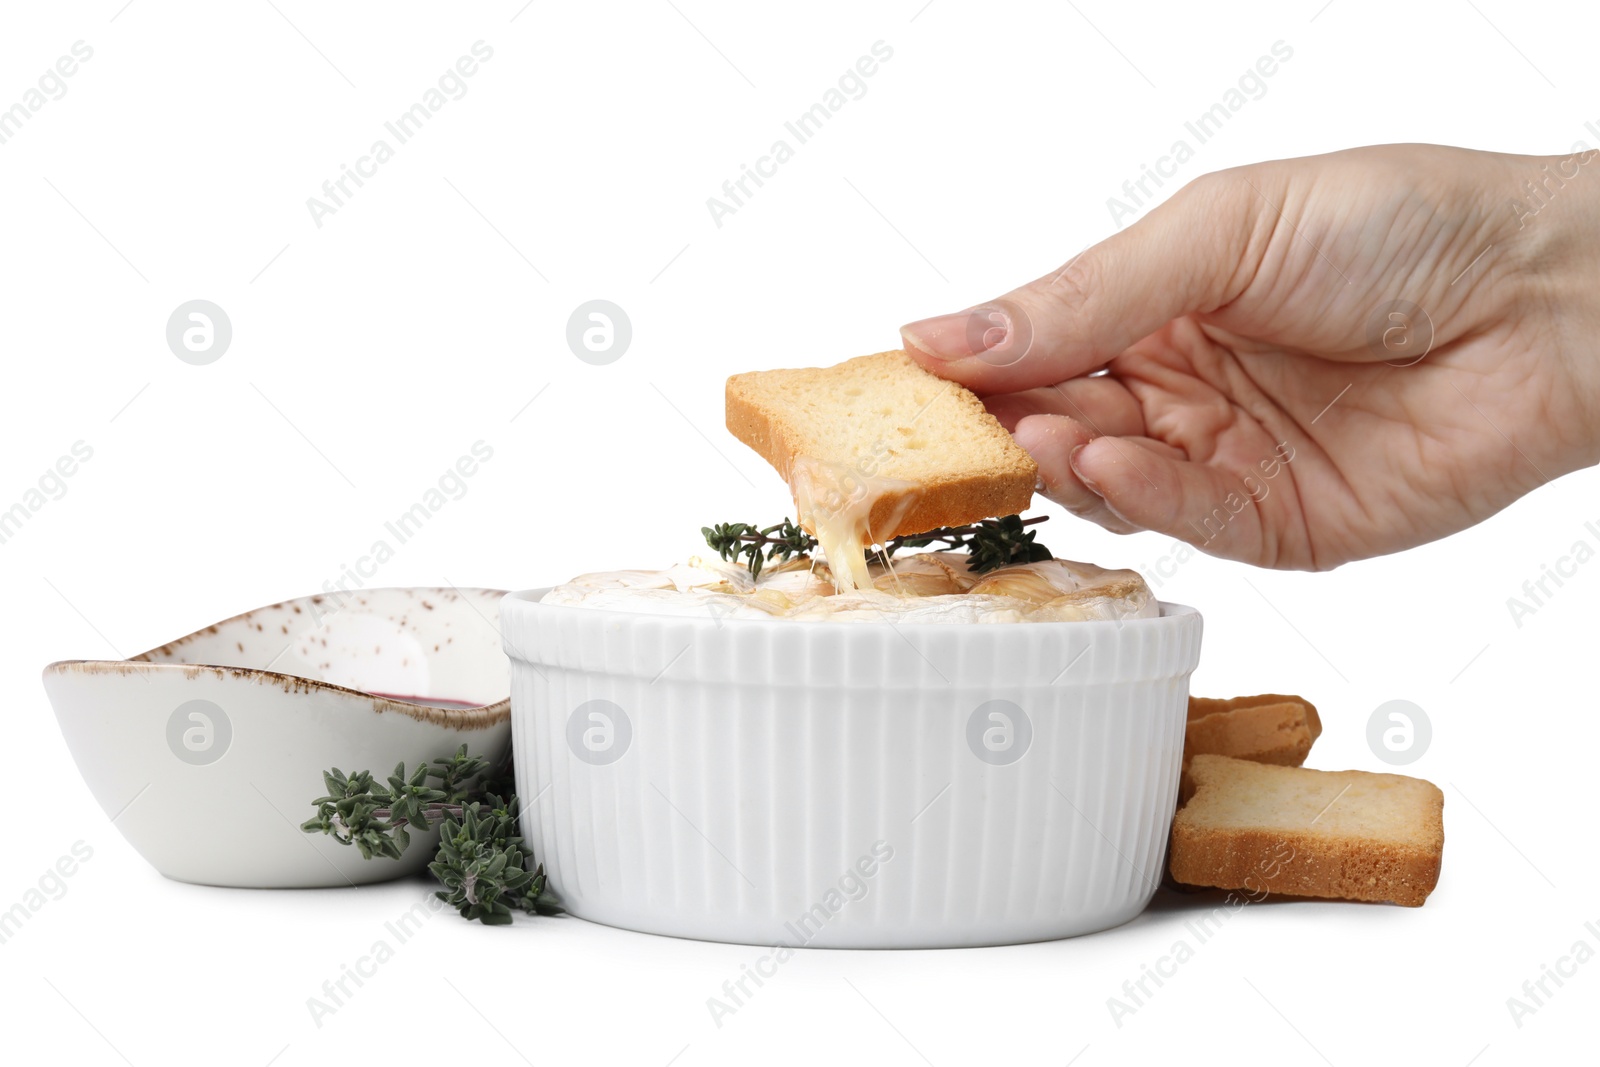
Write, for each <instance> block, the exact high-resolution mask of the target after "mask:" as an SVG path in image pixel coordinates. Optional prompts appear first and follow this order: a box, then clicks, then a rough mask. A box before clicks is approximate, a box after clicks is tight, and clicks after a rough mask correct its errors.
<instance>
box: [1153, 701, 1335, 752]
mask: <svg viewBox="0 0 1600 1067" xmlns="http://www.w3.org/2000/svg"><path fill="white" fill-rule="evenodd" d="M1321 735H1322V720H1321V718H1320V717H1319V716H1318V715H1317V709H1316V708H1315V707H1313V706H1312V704H1311V702H1310V701H1308V700H1304V699H1302V698H1301V697H1292V696H1283V695H1281V694H1277V693H1265V694H1262V695H1261V696H1253V697H1234V698H1232V699H1231V700H1216V699H1211V698H1207V697H1190V698H1189V721H1188V725H1187V727H1186V728H1185V731H1184V743H1183V758H1184V760H1185V762H1187V761H1188V760H1189V759H1191V758H1192V757H1194V756H1198V755H1215V756H1233V757H1235V758H1237V759H1247V760H1254V761H1255V762H1257V763H1272V764H1277V765H1278V766H1282V767H1298V766H1300V765H1301V764H1302V763H1304V762H1305V761H1306V757H1307V756H1308V755H1310V754H1311V745H1312V743H1313V742H1315V741H1316V739H1317V738H1318V737H1320V736H1321Z"/></svg>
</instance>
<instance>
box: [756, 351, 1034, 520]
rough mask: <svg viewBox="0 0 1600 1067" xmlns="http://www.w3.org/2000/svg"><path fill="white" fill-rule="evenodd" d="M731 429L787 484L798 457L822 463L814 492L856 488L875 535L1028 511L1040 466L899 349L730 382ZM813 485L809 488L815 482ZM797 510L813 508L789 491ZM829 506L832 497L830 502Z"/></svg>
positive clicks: (955, 388) (981, 411)
mask: <svg viewBox="0 0 1600 1067" xmlns="http://www.w3.org/2000/svg"><path fill="white" fill-rule="evenodd" d="M727 408H728V411H727V417H728V429H729V430H731V431H732V432H733V435H734V436H735V437H737V438H739V440H741V441H743V442H744V443H745V444H747V445H749V446H750V447H751V448H753V449H755V450H756V451H757V452H758V453H760V455H761V457H762V458H763V459H765V460H766V461H767V462H768V463H770V464H772V465H773V467H775V468H776V469H777V471H778V473H779V474H781V475H782V476H783V478H784V480H785V481H787V482H789V484H790V487H791V489H796V476H795V475H796V471H795V468H796V462H797V461H799V460H802V459H805V460H807V461H810V463H811V464H812V465H813V467H812V469H813V471H815V470H816V469H819V467H820V469H825V470H826V471H827V474H826V478H827V480H828V482H829V484H828V485H826V486H824V487H822V491H821V492H815V493H814V497H815V498H816V499H817V500H820V499H821V498H824V497H828V496H833V497H853V498H860V497H864V498H865V501H864V505H865V510H866V514H865V515H864V516H863V517H864V520H865V525H866V529H867V531H868V532H869V533H870V538H871V540H872V541H875V542H878V543H882V542H884V541H887V540H889V539H890V538H893V537H897V536H900V535H902V534H917V533H923V532H925V531H928V530H932V529H935V528H937V527H940V526H960V525H964V524H966V523H970V522H976V521H978V520H979V519H986V518H991V517H993V516H997V515H1011V514H1014V513H1016V512H1020V511H1022V510H1024V509H1025V508H1027V506H1028V504H1029V502H1030V501H1032V499H1033V486H1034V480H1035V478H1036V477H1037V474H1038V468H1037V466H1036V465H1035V464H1034V462H1033V459H1032V458H1031V457H1030V456H1029V455H1028V454H1027V453H1026V452H1024V451H1023V450H1022V449H1021V448H1019V447H1018V446H1017V443H1016V442H1015V441H1013V440H1012V439H1011V435H1010V434H1009V433H1007V432H1006V429H1005V427H1003V426H1001V425H1000V422H999V420H997V419H996V418H995V417H994V416H993V415H991V414H989V412H988V411H987V410H985V408H984V406H983V402H982V401H981V400H979V399H978V398H977V397H976V396H974V395H973V394H972V393H971V392H970V391H968V390H967V389H965V388H964V387H962V386H960V385H957V384H956V383H954V382H948V381H945V380H944V379H942V378H939V377H936V376H934V375H932V374H929V373H928V372H927V371H925V370H923V369H922V368H921V367H919V366H917V365H916V364H915V363H914V362H912V360H911V357H910V356H908V355H906V354H905V353H904V352H901V351H894V352H879V353H878V354H877V355H873V356H860V357H858V358H856V359H851V360H846V361H845V362H843V363H840V364H839V365H837V366H833V367H822V368H811V369H805V370H771V371H754V372H751V373H749V374H735V375H734V376H733V377H731V378H729V379H728V389H727ZM813 488H814V489H815V487H813ZM796 505H797V508H798V509H799V510H800V511H801V512H802V514H800V516H799V519H800V522H801V524H802V525H805V526H806V528H807V529H811V530H812V532H813V533H815V532H816V530H815V529H813V528H812V521H811V516H809V515H807V514H805V512H807V511H810V510H815V506H816V505H815V501H814V502H813V506H812V507H810V508H808V507H807V506H805V504H804V503H803V502H802V499H801V494H800V492H799V490H798V489H796ZM833 506H834V508H835V510H839V509H840V505H838V504H835V505H833Z"/></svg>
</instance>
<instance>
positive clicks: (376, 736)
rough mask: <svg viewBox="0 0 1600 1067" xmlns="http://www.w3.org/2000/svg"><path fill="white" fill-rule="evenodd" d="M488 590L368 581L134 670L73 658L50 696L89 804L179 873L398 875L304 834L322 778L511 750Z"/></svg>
mask: <svg viewBox="0 0 1600 1067" xmlns="http://www.w3.org/2000/svg"><path fill="white" fill-rule="evenodd" d="M503 596H504V594H503V593H501V592H499V591H496V590H488V589H463V590H460V591H457V590H454V589H371V590H362V591H361V592H358V593H347V594H339V595H338V596H311V597H302V598H301V599H299V600H288V601H285V602H283V603H281V604H273V605H270V606H268V607H264V608H258V609H256V610H255V611H249V612H246V613H245V614H243V615H238V616H235V617H234V618H231V619H227V620H225V621H223V622H219V623H217V624H216V625H214V626H208V627H206V628H205V629H203V630H199V631H197V632H195V633H192V634H190V635H189V636H187V637H182V638H179V639H178V640H176V641H174V642H172V643H171V644H168V645H163V646H162V647H160V648H158V649H154V650H152V651H150V652H146V653H144V654H143V655H139V656H135V657H133V658H132V659H131V660H116V661H107V660H64V661H62V662H59V663H52V664H50V666H48V667H46V668H45V671H44V686H45V691H46V692H47V693H49V695H50V702H51V704H52V705H53V706H54V707H55V711H56V718H57V720H58V721H59V722H60V724H61V732H62V734H63V735H64V736H65V737H66V741H67V747H68V748H69V749H70V750H71V751H72V757H73V759H74V760H76V761H77V764H78V770H79V772H81V773H82V775H83V777H84V780H85V781H86V782H87V783H88V784H89V788H90V790H91V791H92V792H93V793H94V796H95V799H96V800H98V801H99V802H100V806H101V807H102V808H104V809H105V812H106V814H107V815H108V816H110V818H111V820H112V822H113V823H114V824H115V825H116V827H117V829H118V830H120V831H121V832H122V835H123V836H124V837H126V838H127V839H128V842H129V843H130V844H132V845H133V847H134V848H135V849H137V850H138V851H139V854H140V855H142V856H143V857H144V858H145V859H146V860H148V861H149V862H150V863H151V864H152V865H153V866H154V867H155V868H156V869H157V870H158V871H160V872H161V873H162V874H164V875H166V876H167V877H168V878H174V879H177V880H178V881H182V882H198V883H201V884H205V885H224V886H250V887H259V888H295V887H312V886H342V885H355V884H359V883H362V882H376V881H382V880H385V879H390V878H398V877H400V876H402V875H406V874H410V873H413V872H416V871H418V870H420V869H421V868H422V867H424V866H425V865H426V864H427V862H428V861H429V860H430V859H431V858H432V856H433V852H434V849H435V845H436V842H437V838H438V831H437V828H435V829H433V830H430V831H429V832H428V833H427V834H413V835H412V839H411V847H410V848H409V849H407V851H406V853H405V855H403V856H402V857H401V858H400V859H398V860H388V859H372V860H364V859H362V858H361V854H360V853H359V852H358V851H357V850H356V849H355V848H353V847H351V846H348V845H341V844H339V843H338V842H336V841H334V840H333V839H332V838H330V837H327V836H324V835H322V834H315V835H313V834H307V833H304V832H302V831H301V829H300V824H301V823H302V822H304V821H305V820H307V819H309V818H311V817H312V815H313V814H314V813H315V812H314V809H313V808H312V807H311V801H312V800H314V799H316V798H317V797H319V796H321V795H323V793H324V792H325V791H326V788H325V786H324V785H323V781H322V772H323V771H324V770H326V769H328V768H330V767H338V768H339V769H340V770H343V771H345V772H346V773H350V772H353V771H359V770H370V771H372V772H373V774H374V775H375V776H377V777H378V778H379V779H380V780H382V779H384V778H386V777H387V776H388V775H389V774H390V773H392V772H393V770H394V766H395V764H397V763H400V762H404V763H406V764H407V765H408V766H415V765H416V763H417V762H418V761H423V760H428V761H431V760H433V759H435V758H438V757H443V756H449V755H450V754H451V753H453V752H454V751H455V750H456V749H457V748H458V747H459V746H461V745H463V744H465V745H467V746H468V749H469V751H471V752H472V753H474V754H478V755H483V756H486V757H488V758H490V759H494V760H500V759H503V758H504V757H505V754H506V748H507V745H508V744H509V742H510V729H511V727H510V706H509V695H508V694H509V692H510V683H509V671H508V664H507V660H506V656H505V653H504V652H503V651H501V637H500V633H499V614H500V613H499V601H500V599H501V598H502V597H503Z"/></svg>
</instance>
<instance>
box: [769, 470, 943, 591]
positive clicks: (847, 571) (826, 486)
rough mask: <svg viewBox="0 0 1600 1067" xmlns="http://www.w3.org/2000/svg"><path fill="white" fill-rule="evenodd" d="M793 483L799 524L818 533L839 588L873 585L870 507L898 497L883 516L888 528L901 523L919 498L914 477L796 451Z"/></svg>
mask: <svg viewBox="0 0 1600 1067" xmlns="http://www.w3.org/2000/svg"><path fill="white" fill-rule="evenodd" d="M789 486H790V488H791V490H792V491H793V492H794V506H795V511H796V513H797V515H798V518H799V521H800V525H801V526H803V527H804V528H805V529H806V530H808V531H809V532H810V533H811V536H812V537H815V538H816V539H817V546H818V547H819V548H820V549H822V555H823V558H824V559H826V560H827V561H828V571H829V573H830V574H832V575H833V587H834V589H835V591H837V592H840V593H849V592H852V591H854V590H857V589H870V588H871V587H872V576H871V574H870V573H869V572H868V570H867V546H869V545H872V544H875V543H876V541H877V539H876V538H875V537H874V536H873V533H872V510H873V508H875V507H876V506H877V505H878V504H879V503H880V502H881V501H883V500H884V499H885V498H888V497H891V496H892V497H894V498H895V506H894V508H893V509H892V510H891V511H890V513H889V514H888V515H887V516H882V517H881V520H882V524H883V526H884V527H885V528H886V529H889V530H894V529H898V527H899V526H900V523H901V521H902V520H903V519H904V518H905V517H906V515H907V514H909V513H910V511H911V508H912V507H913V506H915V504H916V502H917V485H916V483H915V482H908V481H902V480H900V479H898V478H883V477H879V476H877V475H869V474H864V473H862V472H861V471H859V470H856V469H854V468H851V467H847V466H844V465H843V464H839V463H825V462H823V461H822V460H817V459H812V458H811V457H809V456H798V457H796V458H795V461H794V464H793V465H792V467H791V468H790V471H789Z"/></svg>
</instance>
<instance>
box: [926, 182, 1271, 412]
mask: <svg viewBox="0 0 1600 1067" xmlns="http://www.w3.org/2000/svg"><path fill="white" fill-rule="evenodd" d="M1248 169H1249V170H1251V171H1257V170H1258V169H1259V168H1255V167H1252V168H1248ZM1266 183H1267V178H1266V177H1265V176H1264V175H1262V174H1260V173H1256V174H1254V176H1253V178H1251V179H1250V180H1248V181H1246V180H1240V176H1237V175H1228V174H1225V173H1219V174H1208V175H1205V176H1204V177H1202V178H1199V179H1197V180H1195V181H1193V182H1191V183H1190V184H1188V185H1187V186H1185V187H1184V188H1182V189H1180V190H1179V191H1178V192H1177V194H1176V195H1174V196H1173V197H1172V199H1170V200H1168V201H1167V202H1166V203H1164V204H1162V205H1161V206H1159V207H1157V208H1156V209H1155V210H1154V211H1152V212H1150V214H1148V215H1147V216H1145V217H1144V218H1143V219H1141V220H1139V221H1138V222H1136V223H1134V224H1133V225H1132V226H1130V227H1128V228H1127V229H1126V230H1123V231H1122V232H1121V233H1118V234H1116V235H1114V236H1112V237H1109V238H1107V239H1106V240H1104V241H1102V242H1100V243H1099V244H1097V245H1094V246H1093V247H1091V248H1088V249H1086V250H1084V251H1083V252H1082V253H1080V254H1079V255H1077V256H1075V257H1074V258H1073V259H1071V260H1069V261H1068V262H1067V264H1066V265H1065V266H1064V267H1062V268H1061V269H1060V270H1057V271H1055V272H1053V273H1051V274H1047V275H1045V276H1044V277H1042V278H1039V279H1038V280H1037V281H1033V282H1029V283H1028V284H1027V285H1024V286H1023V287H1022V288H1020V289H1014V290H1012V291H1011V292H1010V293H1007V294H1006V295H1005V296H1002V297H1000V298H999V299H998V300H994V301H991V302H990V303H987V304H981V305H979V306H978V307H975V308H969V309H967V310H966V311H958V312H955V313H954V314H949V315H937V316H935V317H933V318H929V319H922V320H920V321H918V322H913V323H911V324H909V325H907V326H902V327H901V328H900V336H901V339H902V341H903V343H904V346H905V350H906V351H907V352H908V353H910V354H911V357H912V358H913V359H915V360H916V361H917V362H918V363H920V364H921V365H922V366H923V367H925V368H927V369H928V370H930V371H932V372H933V373H935V374H937V375H939V376H941V377H944V378H949V379H952V380H954V381H957V382H960V383H961V384H962V385H965V386H967V387H969V388H971V389H973V390H974V391H976V392H977V393H979V394H980V395H983V394H989V393H1001V392H1017V391H1020V390H1023V389H1032V388H1034V387H1036V386H1041V385H1053V384H1055V383H1056V382H1061V381H1065V380H1067V379H1068V378H1074V377H1077V376H1079V375H1081V374H1086V373H1088V372H1089V371H1092V370H1095V369H1097V368H1099V367H1103V366H1105V364H1107V363H1108V362H1110V361H1111V360H1112V359H1113V358H1115V357H1116V356H1118V355H1120V354H1121V353H1122V352H1123V351H1124V350H1126V349H1127V348H1128V347H1129V346H1131V345H1132V344H1133V343H1134V342H1136V341H1138V340H1139V339H1140V338H1142V337H1147V336H1149V335H1150V334H1152V333H1155V332H1156V331H1157V330H1159V329H1160V328H1161V327H1163V326H1165V325H1166V324H1167V323H1168V322H1171V321H1172V320H1173V319H1175V318H1178V317H1179V316H1181V315H1186V314H1191V313H1204V312H1209V311H1214V310H1215V309H1217V308H1219V307H1221V306H1222V305H1224V304H1226V303H1228V302H1229V301H1231V300H1232V299H1234V297H1236V296H1238V294H1239V293H1240V292H1241V291H1243V289H1244V287H1245V286H1246V285H1248V284H1249V281H1250V279H1251V277H1252V276H1253V275H1254V273H1255V270H1254V266H1255V265H1254V263H1253V262H1252V259H1253V258H1257V257H1259V255H1260V251H1261V249H1263V248H1264V247H1265V236H1266V235H1265V234H1263V235H1262V240H1261V241H1259V242H1258V241H1257V240H1255V239H1254V237H1255V234H1256V231H1257V230H1258V229H1259V228H1260V227H1259V226H1258V223H1263V222H1266V223H1270V222H1272V221H1274V219H1273V218H1272V217H1270V216H1269V217H1263V216H1262V210H1263V209H1264V208H1265V205H1264V203H1263V201H1262V199H1261V198H1260V197H1257V196H1256V194H1255V192H1254V190H1255V189H1267V185H1266ZM1264 195H1266V196H1272V195H1273V193H1272V192H1271V190H1270V189H1267V192H1266V193H1265V194H1264ZM1265 229H1266V232H1267V233H1270V230H1271V227H1270V225H1268V226H1266V227H1265Z"/></svg>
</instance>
